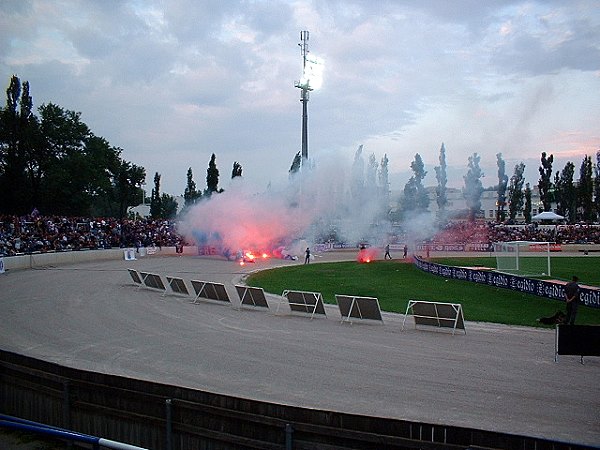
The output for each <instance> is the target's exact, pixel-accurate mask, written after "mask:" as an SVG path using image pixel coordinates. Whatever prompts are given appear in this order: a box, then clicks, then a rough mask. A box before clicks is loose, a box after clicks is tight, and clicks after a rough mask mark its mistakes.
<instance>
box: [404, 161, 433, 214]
mask: <svg viewBox="0 0 600 450" xmlns="http://www.w3.org/2000/svg"><path fill="white" fill-rule="evenodd" d="M410 168H411V169H412V171H413V175H412V176H411V177H410V178H409V180H408V182H407V183H406V185H405V186H404V202H403V208H402V209H403V211H404V212H415V213H417V214H418V213H423V212H425V211H427V208H429V196H428V195H427V190H426V189H425V187H424V186H423V179H424V178H425V176H426V175H427V171H426V170H425V164H424V163H423V159H422V158H421V155H419V154H418V153H417V154H416V155H415V159H414V160H413V162H411V163H410Z"/></svg>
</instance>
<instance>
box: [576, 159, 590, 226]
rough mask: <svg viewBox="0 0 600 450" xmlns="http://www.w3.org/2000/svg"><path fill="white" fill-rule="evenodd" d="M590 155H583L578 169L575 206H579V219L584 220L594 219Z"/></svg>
mask: <svg viewBox="0 0 600 450" xmlns="http://www.w3.org/2000/svg"><path fill="white" fill-rule="evenodd" d="M593 171H594V169H593V165H592V157H591V156H588V155H585V157H584V158H583V161H582V162H581V167H580V169H579V183H578V185H577V206H578V207H579V208H580V211H581V213H580V214H581V217H580V219H581V220H583V221H585V222H591V221H593V220H594V199H593V195H594V179H593Z"/></svg>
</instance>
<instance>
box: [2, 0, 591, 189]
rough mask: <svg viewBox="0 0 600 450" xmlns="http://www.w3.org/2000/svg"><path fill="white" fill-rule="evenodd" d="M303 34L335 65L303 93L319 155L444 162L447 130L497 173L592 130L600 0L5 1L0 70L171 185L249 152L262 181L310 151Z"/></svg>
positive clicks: (453, 141)
mask: <svg viewBox="0 0 600 450" xmlns="http://www.w3.org/2000/svg"><path fill="white" fill-rule="evenodd" d="M25 6H26V7H25ZM305 29H307V30H309V31H310V41H309V50H310V52H311V53H312V54H314V55H316V56H319V57H322V58H323V59H324V61H325V73H324V84H323V88H322V89H321V90H319V91H314V92H311V97H310V101H309V104H308V107H309V152H310V155H311V156H315V157H316V156H318V155H319V154H325V153H327V152H342V153H344V154H348V155H352V154H353V152H354V150H355V149H356V147H357V146H358V145H359V144H364V145H365V151H366V152H367V153H370V152H375V153H376V154H378V155H383V153H387V154H388V157H389V159H390V169H392V170H393V171H394V172H395V173H397V174H403V173H406V172H407V171H408V170H409V164H410V161H412V158H413V157H414V154H415V153H420V154H421V156H422V157H423V159H424V161H425V163H426V164H428V165H429V166H430V167H433V166H434V165H435V164H437V157H438V151H439V147H440V145H441V142H445V143H446V146H447V148H448V155H447V156H448V159H449V164H451V165H456V167H461V166H466V160H467V157H468V155H470V154H472V153H473V152H474V151H477V152H478V153H479V154H481V155H482V164H487V165H488V166H490V167H492V170H493V167H494V165H495V154H496V153H497V152H498V151H501V152H502V153H503V154H504V155H505V158H506V159H507V161H508V160H509V159H511V158H513V159H515V160H517V159H520V158H522V159H527V158H528V159H531V160H535V159H539V154H540V153H541V151H547V152H548V153H550V152H571V151H572V149H578V148H579V149H583V148H584V146H583V145H584V144H583V143H586V144H585V148H586V149H587V148H589V145H590V144H589V143H590V142H593V141H594V139H597V136H598V133H597V124H596V123H594V120H592V118H597V117H599V116H600V101H599V100H600V94H599V93H600V89H599V87H600V86H599V84H600V77H599V76H598V72H599V70H600V67H598V66H599V64H600V58H599V56H600V55H599V54H598V53H599V52H600V48H599V46H598V42H600V12H598V8H597V4H596V2H595V1H593V0H579V1H577V2H570V3H569V4H568V5H565V4H564V3H563V2H559V1H546V2H536V3H533V2H526V1H521V0H515V1H508V2H480V1H475V0H462V1H458V2H447V1H442V0H425V1H422V2H417V3H415V2H412V1H411V2H409V1H381V2H371V1H366V0H355V1H348V0H346V1H333V0H329V1H323V2H321V1H319V2H313V1H305V0H298V1H293V2H289V1H278V2H270V1H269V2H267V1H256V2H241V1H228V2H221V1H207V0H206V1H201V2H196V1H192V0H176V1H172V2H168V4H167V5H166V6H165V4H164V3H163V2H158V1H148V2H136V1H107V2H96V1H92V0H85V1H81V2H67V3H62V2H45V1H42V0H30V1H28V2H20V1H9V2H3V3H2V4H1V5H0V44H2V45H0V79H3V80H5V81H4V82H5V83H6V84H7V83H8V80H9V78H10V76H11V75H12V74H14V73H16V74H18V75H19V76H20V77H21V78H22V80H29V81H30V83H31V91H32V95H33V100H34V104H35V106H39V105H40V104H41V103H44V102H50V101H51V102H54V103H57V104H59V105H61V106H63V107H65V108H68V109H72V110H75V111H81V112H82V120H83V121H84V122H86V123H87V124H88V126H89V127H90V128H91V129H92V131H93V132H94V133H96V134H98V135H101V136H103V137H105V138H107V139H108V140H109V142H110V143H111V144H112V145H115V146H118V147H121V148H123V149H124V151H123V157H124V158H125V159H127V160H129V161H132V162H133V163H135V164H137V165H141V166H144V167H145V168H146V171H147V174H148V177H149V178H148V179H149V180H151V177H152V175H153V174H154V172H159V173H161V174H162V186H163V189H164V190H165V191H166V192H169V193H171V194H181V193H182V192H183V188H184V187H185V174H186V171H187V168H188V167H190V166H191V167H193V169H194V173H197V174H202V173H204V172H205V170H206V167H207V162H208V160H209V158H210V155H211V153H215V154H217V157H218V160H219V167H220V169H221V170H222V172H223V173H227V172H229V169H230V167H231V165H232V163H233V161H239V162H240V163H241V164H242V165H243V166H244V175H245V177H246V178H248V179H249V181H250V179H252V182H253V183H255V184H257V185H262V186H264V185H266V183H268V181H269V180H272V179H285V178H286V176H287V170H288V169H289V166H290V164H291V161H292V158H293V156H294V154H295V153H296V152H297V151H298V150H299V149H300V136H301V111H302V110H301V104H300V102H299V98H300V92H299V90H298V89H296V88H294V81H297V80H299V78H300V75H301V67H302V64H301V63H302V61H301V58H300V51H299V47H298V45H297V44H298V41H299V40H298V38H299V31H301V30H305ZM565 136H566V137H565ZM569 154H571V153H569ZM431 173H433V171H430V174H431ZM392 177H393V178H394V179H401V178H402V177H400V178H398V177H396V176H395V175H394V173H392ZM460 180H461V177H458V181H459V182H460ZM426 182H431V183H434V182H435V180H434V179H433V178H432V179H431V180H429V179H426ZM199 184H201V183H199ZM393 188H394V189H396V190H400V189H401V188H402V186H394V187H393Z"/></svg>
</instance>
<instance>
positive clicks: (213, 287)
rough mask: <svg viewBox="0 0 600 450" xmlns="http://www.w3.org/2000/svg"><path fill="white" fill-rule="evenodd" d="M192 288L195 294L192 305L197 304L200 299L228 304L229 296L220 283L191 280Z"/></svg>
mask: <svg viewBox="0 0 600 450" xmlns="http://www.w3.org/2000/svg"><path fill="white" fill-rule="evenodd" d="M192 286H193V288H194V292H195V293H196V297H195V298H194V302H193V303H197V302H198V300H199V299H200V298H205V299H208V300H218V301H220V302H226V303H229V302H230V300H229V295H228V294H227V291H226V290H225V286H224V285H223V284H221V283H213V282H211V281H199V280H192Z"/></svg>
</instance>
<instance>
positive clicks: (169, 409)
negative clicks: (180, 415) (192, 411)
mask: <svg viewBox="0 0 600 450" xmlns="http://www.w3.org/2000/svg"><path fill="white" fill-rule="evenodd" d="M172 404H173V402H172V401H171V399H170V398H168V399H166V400H165V409H166V416H167V423H166V430H165V432H166V435H167V450H173V435H172V434H173V414H172Z"/></svg>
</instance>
